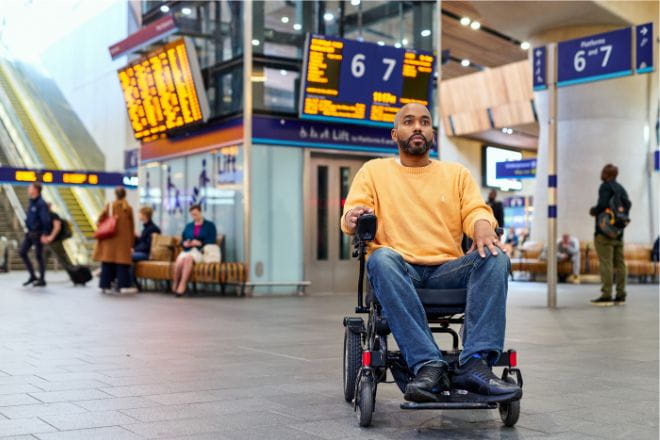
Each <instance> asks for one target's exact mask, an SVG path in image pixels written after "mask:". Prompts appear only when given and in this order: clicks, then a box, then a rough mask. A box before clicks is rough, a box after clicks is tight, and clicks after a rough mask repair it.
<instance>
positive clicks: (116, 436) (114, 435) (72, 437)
mask: <svg viewBox="0 0 660 440" xmlns="http://www.w3.org/2000/svg"><path fill="white" fill-rule="evenodd" d="M37 437H38V438H39V439H40V440H92V439H93V440H137V439H140V438H142V437H140V436H138V435H136V434H134V433H132V432H130V431H128V430H126V429H124V428H121V427H119V426H113V427H108V428H92V429H81V430H75V431H62V432H53V433H50V434H38V435H37Z"/></svg>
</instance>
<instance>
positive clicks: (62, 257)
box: [41, 203, 72, 268]
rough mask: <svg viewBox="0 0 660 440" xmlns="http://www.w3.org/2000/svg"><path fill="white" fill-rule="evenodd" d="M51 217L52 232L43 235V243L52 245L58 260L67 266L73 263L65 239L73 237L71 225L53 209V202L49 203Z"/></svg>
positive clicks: (51, 248) (51, 247)
mask: <svg viewBox="0 0 660 440" xmlns="http://www.w3.org/2000/svg"><path fill="white" fill-rule="evenodd" d="M47 205H48V211H49V212H50V218H51V221H52V224H53V227H52V228H51V231H50V234H48V235H44V236H42V237H41V244H43V245H47V246H48V247H50V250H51V251H52V252H53V254H54V255H55V257H56V258H57V260H58V261H59V262H60V263H61V264H62V265H63V266H64V267H65V268H66V267H68V266H71V265H72V262H71V259H70V258H69V256H68V255H67V253H66V251H65V250H64V240H66V239H68V238H70V237H71V226H69V224H68V222H66V220H62V217H60V216H59V214H58V213H57V212H55V211H53V204H52V203H47Z"/></svg>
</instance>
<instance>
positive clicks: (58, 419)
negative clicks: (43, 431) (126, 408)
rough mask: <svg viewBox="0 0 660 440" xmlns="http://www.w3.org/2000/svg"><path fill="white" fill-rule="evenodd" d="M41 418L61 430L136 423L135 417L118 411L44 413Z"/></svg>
mask: <svg viewBox="0 0 660 440" xmlns="http://www.w3.org/2000/svg"><path fill="white" fill-rule="evenodd" d="M40 418H41V419H42V420H43V421H45V422H47V423H49V424H50V425H53V426H54V427H56V428H57V429H59V430H61V431H69V430H77V429H87V428H102V427H108V426H118V425H123V424H127V423H134V422H135V421H136V420H135V419H134V418H132V417H129V416H127V415H125V414H122V413H120V412H118V411H101V412H84V413H79V414H67V415H61V414H59V415H44V416H41V417H40Z"/></svg>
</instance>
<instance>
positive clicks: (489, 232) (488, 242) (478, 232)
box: [468, 220, 502, 258]
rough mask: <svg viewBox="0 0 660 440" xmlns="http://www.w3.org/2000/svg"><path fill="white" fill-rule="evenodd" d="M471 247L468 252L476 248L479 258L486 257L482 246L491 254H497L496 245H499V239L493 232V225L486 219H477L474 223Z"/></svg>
mask: <svg viewBox="0 0 660 440" xmlns="http://www.w3.org/2000/svg"><path fill="white" fill-rule="evenodd" d="M472 239H473V243H472V247H471V248H470V250H469V251H468V253H470V252H472V251H473V250H475V249H477V250H478V252H479V255H480V256H481V258H486V252H485V251H484V248H485V247H487V248H488V249H489V250H490V253H491V254H493V256H495V255H497V254H498V250H497V248H498V246H501V245H502V243H500V239H499V237H498V236H497V234H496V233H495V230H494V229H493V226H492V225H491V224H490V222H489V221H488V220H477V222H476V223H475V224H474V236H473V237H472Z"/></svg>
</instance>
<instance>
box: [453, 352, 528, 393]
mask: <svg viewBox="0 0 660 440" xmlns="http://www.w3.org/2000/svg"><path fill="white" fill-rule="evenodd" d="M452 385H453V387H454V388H456V389H461V390H466V391H469V392H471V393H475V394H483V395H486V396H506V397H507V399H510V400H516V399H520V398H521V397H522V389H521V388H520V387H519V386H518V385H516V384H513V383H509V382H506V381H504V380H502V379H500V378H499V377H497V376H495V374H493V371H492V370H491V369H490V367H489V366H488V364H487V363H486V361H485V360H483V359H481V358H474V357H473V358H471V359H470V360H469V361H467V362H466V363H465V365H463V366H461V367H459V368H458V369H457V370H456V374H454V377H453V379H452Z"/></svg>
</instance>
